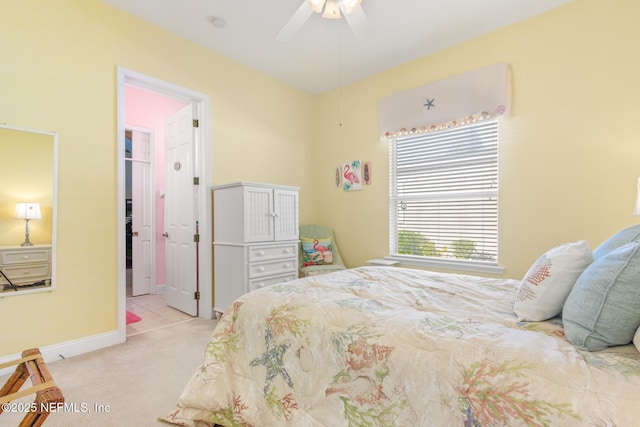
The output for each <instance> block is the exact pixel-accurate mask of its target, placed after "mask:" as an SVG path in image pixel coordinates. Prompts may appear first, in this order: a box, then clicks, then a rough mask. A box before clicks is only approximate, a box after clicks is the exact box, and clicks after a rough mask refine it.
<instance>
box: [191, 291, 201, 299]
mask: <svg viewBox="0 0 640 427" xmlns="http://www.w3.org/2000/svg"><path fill="white" fill-rule="evenodd" d="M193 299H195V300H199V299H200V291H195V292H194V293H193Z"/></svg>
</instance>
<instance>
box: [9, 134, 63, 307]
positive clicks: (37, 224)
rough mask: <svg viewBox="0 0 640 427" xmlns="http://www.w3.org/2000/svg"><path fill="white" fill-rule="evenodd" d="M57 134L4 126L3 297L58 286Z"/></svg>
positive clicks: (46, 289) (47, 289)
mask: <svg viewBox="0 0 640 427" xmlns="http://www.w3.org/2000/svg"><path fill="white" fill-rule="evenodd" d="M57 149H58V136H57V134H56V133H54V132H43V131H38V130H31V129H22V128H16V127H12V126H7V125H0V182H2V185H0V298H2V297H5V296H11V295H21V294H26V293H33V292H42V291H50V290H52V289H54V288H55V241H56V188H57V185H56V183H57Z"/></svg>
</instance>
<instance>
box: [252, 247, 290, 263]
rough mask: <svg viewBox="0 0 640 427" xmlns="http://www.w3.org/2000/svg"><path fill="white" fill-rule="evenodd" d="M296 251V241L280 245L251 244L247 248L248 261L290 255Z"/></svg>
mask: <svg viewBox="0 0 640 427" xmlns="http://www.w3.org/2000/svg"><path fill="white" fill-rule="evenodd" d="M297 251H298V244H297V243H296V242H293V243H286V244H282V245H268V246H266V245H265V246H251V247H250V248H249V262H259V261H266V260H270V259H278V258H285V257H292V256H294V255H295V254H296V252H297Z"/></svg>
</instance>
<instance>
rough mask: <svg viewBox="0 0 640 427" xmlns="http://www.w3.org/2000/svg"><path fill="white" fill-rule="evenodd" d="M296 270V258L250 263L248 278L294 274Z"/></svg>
mask: <svg viewBox="0 0 640 427" xmlns="http://www.w3.org/2000/svg"><path fill="white" fill-rule="evenodd" d="M297 269H298V266H297V265H296V258H285V259H279V260H274V261H269V262H260V263H251V264H249V278H254V277H262V276H272V275H274V274H284V273H290V272H296V271H297Z"/></svg>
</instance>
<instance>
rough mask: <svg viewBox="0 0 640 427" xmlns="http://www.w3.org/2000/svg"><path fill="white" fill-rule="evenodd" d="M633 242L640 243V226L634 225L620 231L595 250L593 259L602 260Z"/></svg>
mask: <svg viewBox="0 0 640 427" xmlns="http://www.w3.org/2000/svg"><path fill="white" fill-rule="evenodd" d="M631 242H640V224H637V225H632V226H631V227H627V228H625V229H624V230H620V231H618V232H617V233H616V234H614V235H613V236H611V237H609V238H608V239H607V240H605V241H604V242H602V243H601V244H600V245H599V246H598V247H597V248H595V249H594V250H593V258H594V259H599V258H602V257H603V256H605V255H606V254H608V253H609V252H611V251H612V250H614V249H617V248H619V247H620V246H622V245H625V244H627V243H631Z"/></svg>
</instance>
